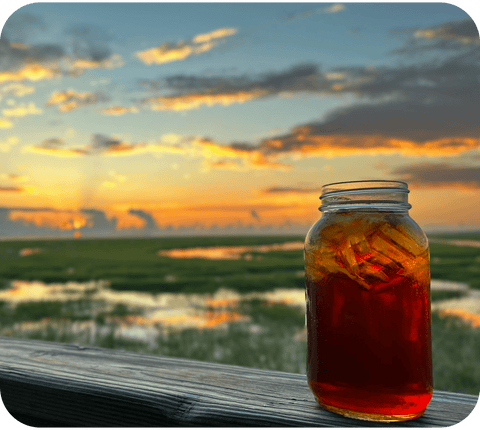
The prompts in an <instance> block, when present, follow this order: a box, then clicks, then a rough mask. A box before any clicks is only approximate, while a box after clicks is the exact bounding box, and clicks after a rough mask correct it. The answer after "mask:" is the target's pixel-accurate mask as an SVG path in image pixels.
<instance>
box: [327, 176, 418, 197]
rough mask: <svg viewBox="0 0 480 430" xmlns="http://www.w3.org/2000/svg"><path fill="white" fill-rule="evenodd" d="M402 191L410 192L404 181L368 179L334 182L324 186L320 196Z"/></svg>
mask: <svg viewBox="0 0 480 430" xmlns="http://www.w3.org/2000/svg"><path fill="white" fill-rule="evenodd" d="M368 191H373V192H382V191H384V192H389V193H391V192H400V193H409V192H410V191H409V189H408V184H407V183H406V182H403V181H394V180H382V179H368V180H360V181H343V182H332V183H330V184H325V185H323V186H322V195H321V196H320V198H323V197H328V196H333V195H336V194H350V193H355V194H356V193H361V192H368Z"/></svg>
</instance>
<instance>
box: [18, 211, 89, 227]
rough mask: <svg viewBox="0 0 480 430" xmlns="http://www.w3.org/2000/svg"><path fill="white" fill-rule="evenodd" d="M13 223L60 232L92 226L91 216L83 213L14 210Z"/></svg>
mask: <svg viewBox="0 0 480 430" xmlns="http://www.w3.org/2000/svg"><path fill="white" fill-rule="evenodd" d="M9 219H10V220H11V221H23V222H24V223H25V224H33V225H35V226H36V227H48V228H54V229H60V230H73V229H78V228H82V227H85V226H87V225H90V224H91V223H90V221H89V216H88V215H85V214H83V213H73V212H60V211H42V210H39V211H22V210H12V211H10V213H9Z"/></svg>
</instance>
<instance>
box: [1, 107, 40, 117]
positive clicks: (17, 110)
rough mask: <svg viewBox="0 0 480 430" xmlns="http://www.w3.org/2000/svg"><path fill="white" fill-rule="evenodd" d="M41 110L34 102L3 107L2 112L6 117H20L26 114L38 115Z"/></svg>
mask: <svg viewBox="0 0 480 430" xmlns="http://www.w3.org/2000/svg"><path fill="white" fill-rule="evenodd" d="M41 113H42V111H41V110H40V109H38V108H37V107H36V106H35V103H29V104H28V105H21V106H17V107H14V108H11V109H3V110H2V114H3V115H4V116H6V117H7V118H11V117H22V116H27V115H40V114H41Z"/></svg>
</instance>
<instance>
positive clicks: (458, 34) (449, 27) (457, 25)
mask: <svg viewBox="0 0 480 430" xmlns="http://www.w3.org/2000/svg"><path fill="white" fill-rule="evenodd" d="M414 37H415V38H417V39H430V40H440V39H447V40H452V41H455V42H458V43H460V44H462V45H470V44H480V39H479V37H478V30H477V28H476V26H475V24H474V23H473V21H471V20H461V21H452V22H449V23H445V24H442V25H439V26H435V27H431V28H425V29H420V30H417V31H415V33H414Z"/></svg>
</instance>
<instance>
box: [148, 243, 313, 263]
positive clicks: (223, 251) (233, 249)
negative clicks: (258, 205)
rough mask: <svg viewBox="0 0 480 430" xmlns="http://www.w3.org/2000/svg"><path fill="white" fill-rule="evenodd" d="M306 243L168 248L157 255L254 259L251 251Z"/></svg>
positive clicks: (293, 248) (298, 247) (285, 248)
mask: <svg viewBox="0 0 480 430" xmlns="http://www.w3.org/2000/svg"><path fill="white" fill-rule="evenodd" d="M303 246H304V243H303V242H300V241H297V242H286V243H274V244H272V245H254V246H210V247H198V248H183V249H167V250H162V251H158V253H157V255H159V256H161V257H169V258H203V259H206V260H239V259H241V258H244V259H245V260H252V259H253V256H252V255H251V254H249V253H250V252H259V253H266V252H270V251H298V250H303Z"/></svg>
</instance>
